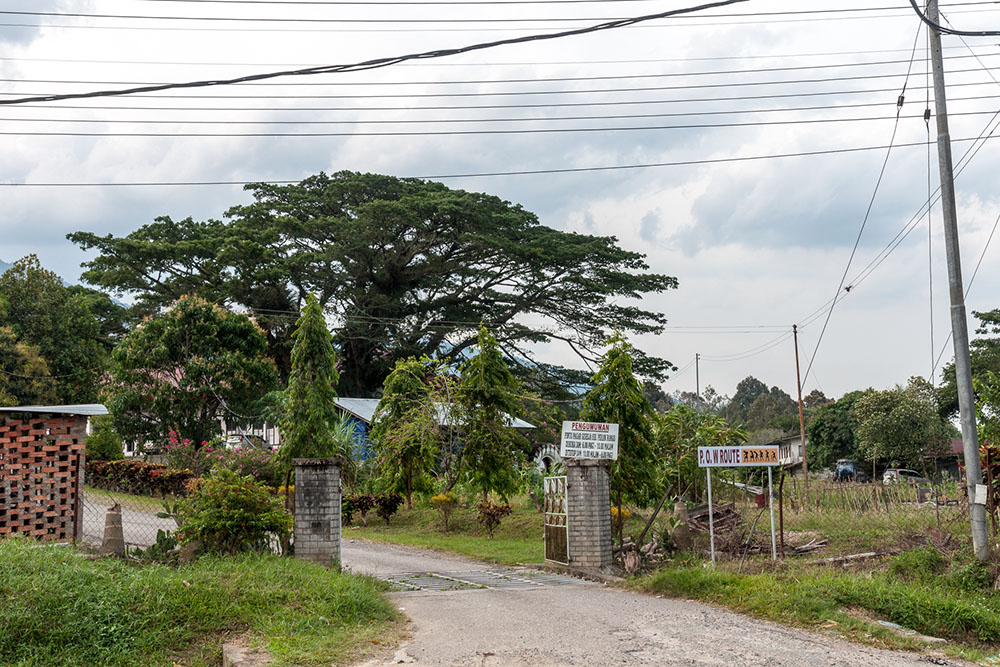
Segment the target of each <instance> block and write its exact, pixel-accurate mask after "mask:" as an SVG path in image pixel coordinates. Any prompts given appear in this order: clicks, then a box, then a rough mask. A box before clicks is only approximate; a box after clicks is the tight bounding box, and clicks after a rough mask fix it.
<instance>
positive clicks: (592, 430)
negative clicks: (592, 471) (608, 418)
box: [559, 422, 618, 461]
mask: <svg viewBox="0 0 1000 667" xmlns="http://www.w3.org/2000/svg"><path fill="white" fill-rule="evenodd" d="M559 456H560V457H562V458H564V459H605V460H608V461H616V460H617V459H618V424H601V423H597V422H563V423H562V439H561V440H560V441H559Z"/></svg>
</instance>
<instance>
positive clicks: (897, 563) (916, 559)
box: [889, 547, 944, 580]
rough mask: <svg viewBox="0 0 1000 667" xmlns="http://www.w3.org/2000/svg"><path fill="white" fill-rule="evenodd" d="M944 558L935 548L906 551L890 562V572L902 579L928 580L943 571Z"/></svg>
mask: <svg viewBox="0 0 1000 667" xmlns="http://www.w3.org/2000/svg"><path fill="white" fill-rule="evenodd" d="M943 563H944V556H942V555H941V552H940V551H938V550H937V549H935V548H934V547H920V548H919V549H912V550H910V551H904V552H903V553H901V554H898V555H896V556H893V557H892V560H890V561H889V572H891V573H892V574H893V575H895V576H897V577H900V578H902V579H918V580H919V579H927V578H929V577H931V576H933V575H935V574H937V572H938V571H939V570H940V569H941V565H942V564H943Z"/></svg>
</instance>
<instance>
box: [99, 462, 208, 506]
mask: <svg viewBox="0 0 1000 667" xmlns="http://www.w3.org/2000/svg"><path fill="white" fill-rule="evenodd" d="M194 477H195V475H194V473H193V472H191V471H190V470H174V469H172V468H169V467H167V466H165V465H162V464H160V463H147V462H145V461H134V460H128V459H125V460H121V461H87V471H86V475H85V477H84V479H85V480H86V482H87V484H88V485H90V486H92V487H94V488H96V489H104V490H106V491H118V492H121V493H132V494H136V495H143V496H161V497H162V496H180V495H184V494H186V493H187V491H188V483H189V482H190V481H191V480H192V479H194Z"/></svg>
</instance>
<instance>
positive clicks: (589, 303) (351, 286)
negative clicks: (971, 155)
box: [69, 172, 677, 396]
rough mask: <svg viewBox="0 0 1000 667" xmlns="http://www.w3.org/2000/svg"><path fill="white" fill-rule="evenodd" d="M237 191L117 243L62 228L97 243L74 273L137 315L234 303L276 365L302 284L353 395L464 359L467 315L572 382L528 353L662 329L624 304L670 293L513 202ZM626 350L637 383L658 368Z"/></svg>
mask: <svg viewBox="0 0 1000 667" xmlns="http://www.w3.org/2000/svg"><path fill="white" fill-rule="evenodd" d="M247 189H248V190H249V191H250V192H251V193H252V194H253V197H254V202H253V203H250V204H247V205H240V206H235V207H233V208H231V209H230V210H229V211H228V212H227V213H226V216H225V217H226V220H224V221H219V220H208V221H204V222H198V221H194V220H192V219H190V218H188V219H185V220H178V221H175V220H173V219H171V218H169V217H162V218H158V219H157V220H156V221H155V222H153V223H151V224H147V225H144V226H142V227H141V228H139V229H138V230H136V231H134V232H132V233H131V234H129V235H128V236H125V237H118V238H116V237H113V236H110V235H109V236H103V237H102V236H97V235H95V234H92V233H87V232H77V233H75V234H70V235H69V238H70V239H71V240H72V241H74V242H75V243H77V244H79V245H80V246H81V247H82V248H84V249H87V250H94V251H96V252H97V257H96V258H95V259H93V260H92V261H90V262H87V263H86V264H85V267H86V271H85V272H84V274H83V277H84V279H85V280H86V281H88V282H89V283H91V284H94V285H98V286H101V287H104V288H107V289H110V290H113V291H115V292H116V293H122V294H130V295H132V296H133V297H134V298H135V299H136V300H137V303H138V305H139V307H140V308H146V309H148V310H149V311H150V312H152V311H154V310H155V309H157V308H160V307H162V306H164V305H166V304H169V303H171V302H173V301H174V300H176V299H177V298H179V297H180V296H181V295H184V294H189V293H194V294H198V295H200V296H202V297H203V298H205V299H208V300H210V301H212V302H214V303H219V304H224V305H230V306H238V307H242V308H246V309H249V310H250V311H252V312H254V313H255V314H256V316H257V321H258V322H260V324H261V325H262V326H263V327H264V329H265V330H266V332H267V336H268V342H269V347H270V350H271V354H272V356H273V357H274V358H275V360H276V361H277V363H278V366H279V368H280V369H281V370H282V372H283V373H284V374H287V373H288V371H289V370H290V367H291V364H290V350H291V338H290V335H291V331H292V323H293V322H294V317H295V316H296V315H297V314H298V312H299V309H300V307H301V305H302V303H303V301H304V299H305V295H306V294H308V293H315V294H316V295H317V296H318V299H319V302H320V304H321V305H322V306H323V307H324V308H325V309H326V311H327V312H328V313H337V314H343V315H342V320H343V321H342V322H341V323H340V324H339V325H338V327H337V329H336V334H335V336H336V338H335V343H336V346H337V348H338V352H339V358H340V371H341V380H340V387H339V388H340V391H341V393H343V394H354V395H360V396H365V395H374V394H375V393H376V392H377V391H378V390H379V388H380V387H381V386H382V381H383V379H384V378H385V377H386V376H387V375H388V374H389V372H390V371H391V370H392V368H393V366H394V364H395V362H396V360H398V359H404V358H407V357H411V356H420V355H425V354H426V355H428V356H431V357H436V358H439V359H445V360H448V361H451V362H457V361H458V360H461V359H463V358H465V356H467V351H468V350H469V349H470V348H471V347H473V346H474V345H475V343H476V337H477V327H478V324H479V323H480V322H485V323H486V324H487V325H488V326H489V327H490V328H491V330H492V332H493V334H494V335H495V336H496V340H497V344H498V346H499V348H500V349H501V350H502V351H503V353H504V354H505V356H506V357H507V358H508V359H516V360H518V363H519V365H520V366H521V369H520V370H521V371H525V373H524V375H530V376H532V377H533V378H536V379H538V378H545V379H548V380H550V381H557V380H558V381H565V380H570V381H571V382H582V381H585V379H586V378H585V377H581V375H580V374H579V373H577V374H573V373H571V372H569V371H567V370H566V369H563V368H558V367H552V366H549V365H546V364H543V363H537V362H536V359H535V356H534V353H533V351H532V349H531V348H532V347H533V346H535V344H537V343H544V342H549V341H565V342H566V343H567V344H568V345H570V346H571V348H572V349H573V350H574V351H575V352H576V353H577V354H578V355H579V356H580V357H582V358H584V359H587V360H595V359H597V357H598V356H599V355H598V354H597V349H598V348H599V346H600V343H601V342H602V341H603V340H605V339H606V338H607V335H608V332H609V330H610V329H611V328H612V327H616V328H618V329H620V330H622V331H626V332H636V333H655V332H659V331H661V330H662V327H663V324H664V322H665V318H664V317H663V315H662V314H660V313H656V312H653V311H649V310H644V309H642V308H641V307H639V306H637V305H634V302H633V303H630V299H640V298H642V297H644V296H646V295H648V294H650V293H655V292H661V291H664V290H667V289H671V288H674V287H676V286H677V281H676V279H675V278H672V277H670V276H666V275H662V274H655V273H650V272H649V271H648V268H649V267H648V265H647V264H646V262H645V259H644V256H643V255H642V254H640V253H636V252H630V251H627V250H624V249H622V248H621V247H619V245H618V241H617V239H616V238H614V237H610V236H591V235H585V234H576V233H567V232H563V231H559V230H556V229H552V228H550V227H546V226H544V225H541V224H539V221H538V219H537V217H536V216H535V215H534V214H532V213H531V212H529V211H526V210H524V209H523V208H521V207H520V206H518V205H515V204H512V203H510V202H507V201H504V200H502V199H499V198H498V197H494V196H491V195H486V194H481V193H474V192H466V191H463V190H452V189H449V188H447V187H445V186H444V185H442V184H440V183H435V182H430V181H423V180H418V179H401V178H394V177H390V176H379V175H373V174H359V173H352V172H339V173H336V174H332V175H326V174H318V175H316V176H312V177H310V178H308V179H306V180H304V181H302V182H301V183H299V184H296V185H287V186H277V185H269V184H266V183H257V184H253V185H249V186H247ZM634 355H635V363H636V370H637V371H638V372H640V373H641V374H643V375H645V376H649V377H661V378H662V377H663V375H664V373H665V372H666V371H667V370H669V369H670V368H671V367H670V364H669V363H668V362H666V361H664V360H662V359H658V358H655V357H650V356H646V355H644V354H642V353H640V352H639V351H634Z"/></svg>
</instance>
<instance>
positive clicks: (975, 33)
mask: <svg viewBox="0 0 1000 667" xmlns="http://www.w3.org/2000/svg"><path fill="white" fill-rule="evenodd" d="M910 6H912V7H913V11H915V12H916V13H917V16H919V17H920V20H921V21H923V22H924V23H926V24H927V25H928V26H929V27H930V28H931V29H932V30H936V31H937V32H939V33H941V34H942V35H959V36H964V37H1000V30H956V29H954V28H946V27H944V26H943V25H940V24H938V23H935V22H933V21H931V20H930V19H929V18H927V15H926V14H924V12H923V11H921V9H920V7H919V6H918V5H917V0H910Z"/></svg>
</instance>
